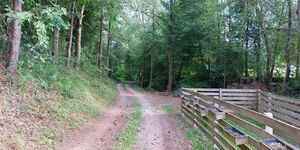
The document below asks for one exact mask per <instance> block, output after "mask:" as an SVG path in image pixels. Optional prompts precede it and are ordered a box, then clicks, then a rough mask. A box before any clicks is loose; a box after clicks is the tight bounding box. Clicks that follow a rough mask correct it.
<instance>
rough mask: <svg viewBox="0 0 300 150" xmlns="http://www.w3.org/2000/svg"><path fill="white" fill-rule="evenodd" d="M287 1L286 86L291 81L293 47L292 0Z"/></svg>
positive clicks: (284, 81) (284, 82)
mask: <svg viewBox="0 0 300 150" xmlns="http://www.w3.org/2000/svg"><path fill="white" fill-rule="evenodd" d="M287 2H288V29H287V32H286V46H285V62H286V73H285V77H284V80H283V86H285V84H286V82H288V81H289V79H290V74H291V57H290V49H291V28H292V2H291V0H287Z"/></svg>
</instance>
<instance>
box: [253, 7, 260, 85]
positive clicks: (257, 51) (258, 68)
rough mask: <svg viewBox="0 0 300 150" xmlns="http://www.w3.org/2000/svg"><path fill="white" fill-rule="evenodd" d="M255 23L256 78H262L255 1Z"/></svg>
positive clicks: (258, 18) (258, 79)
mask: <svg viewBox="0 0 300 150" xmlns="http://www.w3.org/2000/svg"><path fill="white" fill-rule="evenodd" d="M256 3H257V4H256V6H257V7H256V25H255V31H256V32H255V39H254V43H255V44H254V49H255V61H256V80H257V81H261V80H262V71H261V61H260V55H261V54H260V48H261V28H260V10H259V7H258V6H259V4H258V2H257V1H256Z"/></svg>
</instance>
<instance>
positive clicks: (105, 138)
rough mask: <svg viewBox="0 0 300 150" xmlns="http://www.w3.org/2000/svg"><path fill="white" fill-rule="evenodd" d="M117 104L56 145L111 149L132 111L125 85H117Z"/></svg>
mask: <svg viewBox="0 0 300 150" xmlns="http://www.w3.org/2000/svg"><path fill="white" fill-rule="evenodd" d="M117 91H118V98H117V101H116V102H115V104H114V105H113V106H112V107H110V108H108V109H106V110H104V111H103V113H102V114H101V116H100V117H99V118H97V119H95V120H94V121H92V122H90V123H87V124H86V125H83V126H82V127H79V128H78V129H76V130H75V131H73V132H72V133H71V134H70V135H69V136H67V137H66V138H64V139H63V140H62V142H59V143H58V144H57V146H56V149H57V150H111V149H113V146H114V144H115V136H116V134H118V133H120V132H122V130H123V128H124V126H125V123H126V120H127V116H128V114H129V113H130V111H131V104H132V102H133V101H132V100H131V99H130V98H129V97H130V96H129V95H128V94H127V92H126V90H125V89H124V86H122V85H120V84H119V85H117Z"/></svg>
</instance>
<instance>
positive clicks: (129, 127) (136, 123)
mask: <svg viewBox="0 0 300 150" xmlns="http://www.w3.org/2000/svg"><path fill="white" fill-rule="evenodd" d="M141 116H142V113H141V110H140V106H139V104H137V103H135V104H134V105H133V111H132V113H131V114H130V115H129V118H128V121H127V123H126V127H125V130H124V131H123V133H121V134H119V135H117V137H116V142H117V143H116V146H115V149H116V150H131V149H132V145H133V144H134V142H135V140H136V138H137V136H138V131H139V128H140V125H141Z"/></svg>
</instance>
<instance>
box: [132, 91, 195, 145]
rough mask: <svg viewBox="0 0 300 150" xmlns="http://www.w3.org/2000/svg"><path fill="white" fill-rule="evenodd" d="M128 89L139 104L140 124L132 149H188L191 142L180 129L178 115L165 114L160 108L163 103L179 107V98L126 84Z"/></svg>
mask: <svg viewBox="0 0 300 150" xmlns="http://www.w3.org/2000/svg"><path fill="white" fill-rule="evenodd" d="M126 88H127V89H128V91H129V92H130V93H131V94H132V95H134V96H135V97H137V99H136V100H137V102H138V103H140V105H141V109H142V110H141V112H142V126H141V128H140V133H139V137H138V139H137V141H136V144H135V146H134V149H136V150H189V149H191V146H190V145H191V144H190V143H189V142H188V140H187V139H186V138H185V136H184V135H183V133H182V132H183V131H182V130H181V129H180V127H179V126H180V120H179V119H178V117H174V116H171V115H169V114H167V113H166V112H165V111H164V110H163V109H162V108H163V106H165V105H172V106H173V107H176V108H179V107H180V99H178V98H170V97H167V96H159V95H155V94H143V93H139V92H137V91H135V90H134V89H132V88H130V86H128V85H127V86H126Z"/></svg>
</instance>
